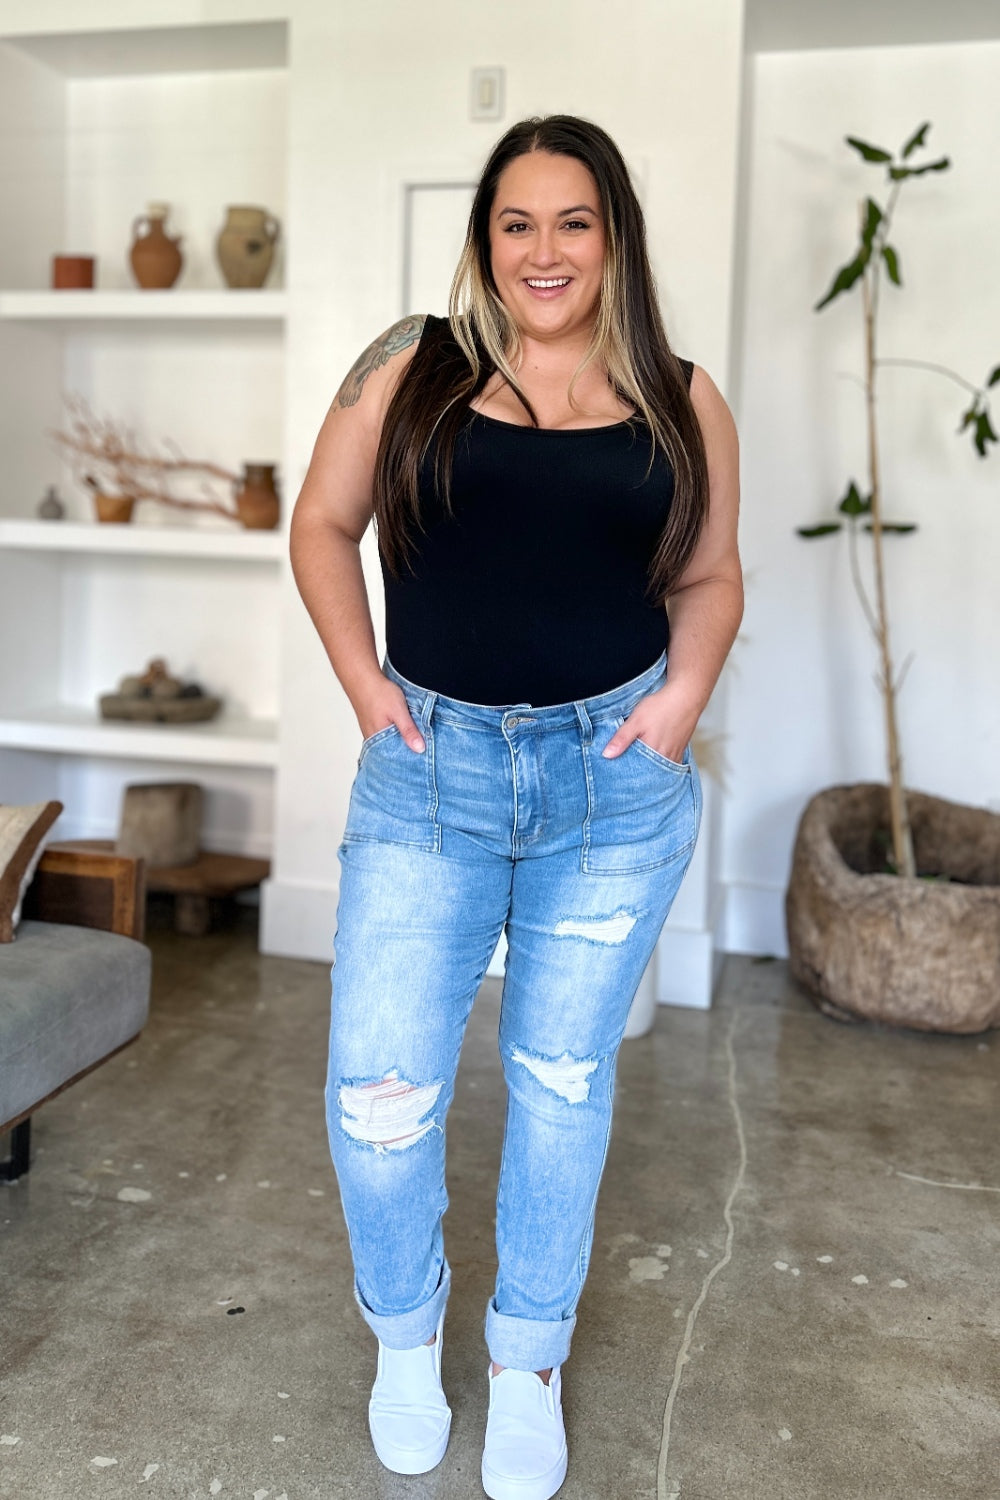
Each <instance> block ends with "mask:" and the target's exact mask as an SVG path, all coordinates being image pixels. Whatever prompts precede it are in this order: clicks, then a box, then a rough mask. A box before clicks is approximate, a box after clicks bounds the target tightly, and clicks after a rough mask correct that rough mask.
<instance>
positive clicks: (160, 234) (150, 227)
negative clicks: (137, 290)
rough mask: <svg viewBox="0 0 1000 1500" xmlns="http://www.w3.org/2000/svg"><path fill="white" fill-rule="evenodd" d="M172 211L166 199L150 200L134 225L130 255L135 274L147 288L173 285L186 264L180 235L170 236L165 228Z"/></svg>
mask: <svg viewBox="0 0 1000 1500" xmlns="http://www.w3.org/2000/svg"><path fill="white" fill-rule="evenodd" d="M169 212H170V209H169V207H168V205H167V204H166V203H151V204H150V205H149V208H148V210H147V212H146V213H144V214H140V215H139V217H138V218H137V219H136V220H135V221H134V223H133V225H132V248H131V250H130V251H129V257H128V258H129V262H130V264H131V266H132V274H133V276H134V277H135V279H136V281H137V282H138V283H139V285H140V286H141V287H143V288H145V289H146V290H147V291H152V290H159V291H163V290H165V289H166V288H167V287H171V286H173V284H174V282H175V281H176V280H177V278H178V276H179V275H180V274H181V267H182V266H183V264H184V257H183V255H182V254H181V249H180V245H181V237H180V235H177V236H176V237H175V238H171V236H170V235H169V234H167V231H166V219H167V214H168V213H169Z"/></svg>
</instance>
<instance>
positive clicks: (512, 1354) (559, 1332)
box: [486, 1297, 576, 1370]
mask: <svg viewBox="0 0 1000 1500" xmlns="http://www.w3.org/2000/svg"><path fill="white" fill-rule="evenodd" d="M575 1327H576V1314H575V1313H573V1314H571V1315H570V1317H568V1318H560V1319H559V1321H558V1322H548V1321H542V1320H541V1319H540V1318H512V1317H510V1315H509V1314H507V1313H501V1312H497V1309H496V1303H495V1301H494V1299H493V1298H492V1297H491V1298H490V1300H489V1302H487V1304H486V1347H487V1348H488V1349H489V1351H490V1359H492V1361H493V1363H494V1364H495V1365H503V1366H504V1367H505V1368H506V1369H509V1370H548V1369H549V1368H552V1367H554V1366H556V1365H561V1364H563V1363H564V1361H565V1360H567V1359H568V1358H569V1346H570V1342H571V1341H572V1338H573V1329H574V1328H575Z"/></svg>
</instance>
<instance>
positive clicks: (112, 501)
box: [94, 490, 135, 523]
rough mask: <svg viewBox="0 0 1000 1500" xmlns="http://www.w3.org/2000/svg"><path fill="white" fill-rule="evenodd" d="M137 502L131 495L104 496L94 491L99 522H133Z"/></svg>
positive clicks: (98, 491)
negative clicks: (133, 508)
mask: <svg viewBox="0 0 1000 1500" xmlns="http://www.w3.org/2000/svg"><path fill="white" fill-rule="evenodd" d="M134 505H135V500H134V498H133V496H131V495H102V494H101V492H100V490H95V491H94V506H95V507H96V510H97V519H98V520H99V521H116V522H119V523H121V522H122V521H131V519H132V507H133V506H134Z"/></svg>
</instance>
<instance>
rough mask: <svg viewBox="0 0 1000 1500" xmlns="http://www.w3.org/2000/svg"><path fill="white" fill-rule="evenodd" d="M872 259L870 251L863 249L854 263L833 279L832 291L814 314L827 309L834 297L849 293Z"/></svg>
mask: <svg viewBox="0 0 1000 1500" xmlns="http://www.w3.org/2000/svg"><path fill="white" fill-rule="evenodd" d="M870 258H871V256H870V251H868V250H866V249H861V250H859V251H858V253H857V255H856V256H855V257H854V259H853V260H852V261H850V262H849V263H848V264H847V265H846V266H841V268H840V270H839V271H838V272H837V274H836V276H835V277H834V278H833V282H832V284H831V286H830V290H829V291H828V292H827V294H826V296H825V297H824V298H823V299H822V300H821V301H819V302H817V303H816V306H815V307H814V308H813V312H819V310H820V308H822V307H825V306H826V305H827V303H828V302H832V301H833V299H834V297H839V296H840V294H841V292H849V291H850V289H851V287H852V286H853V285H854V283H855V282H856V281H857V280H858V279H859V277H861V276H863V275H864V269H865V266H866V265H867V264H868V261H869V259H870Z"/></svg>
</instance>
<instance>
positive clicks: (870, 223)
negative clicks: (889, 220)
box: [861, 198, 882, 252]
mask: <svg viewBox="0 0 1000 1500" xmlns="http://www.w3.org/2000/svg"><path fill="white" fill-rule="evenodd" d="M881 222H882V210H881V209H880V208H879V206H878V204H877V203H876V202H875V200H874V198H869V199H868V207H867V212H866V214H865V222H864V227H863V228H862V230H861V243H862V244H863V245H864V246H865V248H866V249H867V250H868V251H869V252H870V251H871V248H872V240H873V239H874V238H875V231H876V229H877V228H878V226H879V225H880V224H881Z"/></svg>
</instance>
